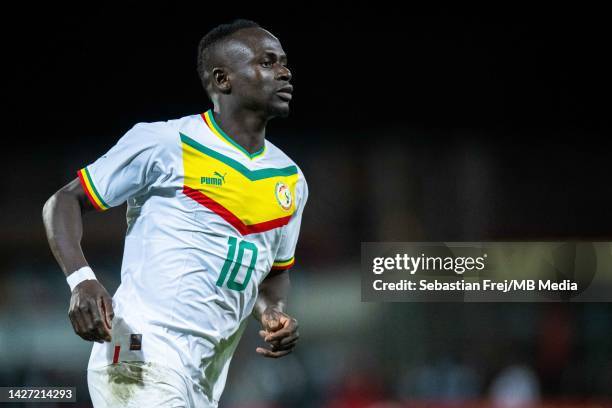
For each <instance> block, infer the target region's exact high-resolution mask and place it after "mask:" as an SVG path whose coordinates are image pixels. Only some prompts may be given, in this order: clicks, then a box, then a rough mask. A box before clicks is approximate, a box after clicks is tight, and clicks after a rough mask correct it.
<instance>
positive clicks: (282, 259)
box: [272, 172, 308, 271]
mask: <svg viewBox="0 0 612 408" xmlns="http://www.w3.org/2000/svg"><path fill="white" fill-rule="evenodd" d="M300 178H301V179H302V182H301V183H298V185H297V188H296V200H297V209H296V211H295V213H294V214H293V216H292V217H291V220H290V221H289V223H288V224H287V225H286V226H285V229H284V231H283V234H282V238H281V244H280V247H279V249H278V252H277V253H276V257H275V259H274V263H273V264H272V270H273V271H282V270H287V269H290V268H291V267H293V265H294V264H295V247H296V246H297V242H298V237H299V235H300V225H301V224H302V214H303V212H304V207H305V206H306V201H307V200H308V184H306V180H305V179H304V176H303V174H301V172H300Z"/></svg>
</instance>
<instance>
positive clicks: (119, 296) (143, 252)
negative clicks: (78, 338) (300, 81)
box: [78, 111, 308, 406]
mask: <svg viewBox="0 0 612 408" xmlns="http://www.w3.org/2000/svg"><path fill="white" fill-rule="evenodd" d="M78 176H79V179H80V180H81V183H82V185H83V187H84V189H85V191H86V193H87V195H88V197H89V198H90V200H91V202H92V204H93V205H94V206H95V207H96V208H98V209H100V210H104V209H107V208H109V207H114V206H118V205H120V204H122V203H124V202H125V201H127V203H128V207H127V224H128V225H127V234H126V238H125V250H124V256H123V263H122V268H121V285H120V286H119V288H118V289H117V292H116V293H115V295H114V296H113V306H114V310H115V319H114V321H113V341H112V342H111V343H103V344H100V343H95V344H94V347H93V350H92V354H91V358H90V361H89V367H88V368H89V369H90V370H92V369H93V370H95V369H100V368H102V367H105V366H108V365H110V364H113V363H116V362H119V361H143V362H147V363H148V362H150V363H155V364H159V365H162V366H165V367H170V368H172V369H174V370H176V371H177V372H180V373H181V374H182V375H184V376H185V378H187V379H188V380H189V381H191V383H190V386H193V390H194V392H199V393H202V394H203V395H205V397H206V399H208V401H209V403H210V404H211V405H213V406H214V405H216V402H217V401H218V399H219V397H220V395H221V392H222V390H223V388H224V386H225V379H226V376H227V370H228V367H229V362H230V359H231V357H232V354H233V352H234V349H235V347H236V345H237V343H238V341H239V339H240V336H241V334H242V330H243V328H244V323H246V320H247V318H248V317H249V316H250V314H251V312H252V310H253V306H254V304H255V300H256V297H257V291H258V286H259V284H260V283H261V282H262V280H263V279H264V278H265V277H266V275H267V274H268V273H269V272H270V270H272V269H287V268H289V267H291V266H292V265H293V262H294V251H295V247H296V243H297V240H298V234H299V229H300V222H301V218H302V211H303V209H304V205H305V204H306V200H307V197H308V188H307V185H306V181H305V179H304V176H303V174H302V172H301V170H300V169H299V168H298V166H297V165H296V164H295V163H294V162H293V161H292V160H291V159H290V158H289V157H287V155H285V154H284V153H283V152H282V151H281V150H280V149H278V148H277V147H276V146H274V145H273V144H272V143H270V142H268V141H265V146H264V148H263V149H262V150H261V151H259V152H256V153H254V154H249V153H248V152H247V151H246V150H245V149H243V148H242V147H241V146H239V145H238V144H236V143H235V142H234V141H233V140H232V139H231V137H229V136H228V135H226V134H225V133H224V132H223V130H222V129H221V128H220V127H219V126H218V125H217V124H216V123H215V121H214V118H213V116H212V112H211V111H208V112H206V113H204V114H202V115H192V116H187V117H184V118H181V119H177V120H171V121H168V122H156V123H141V124H137V125H136V126H134V127H133V128H132V129H131V130H130V131H128V132H127V133H126V134H125V135H124V136H123V137H122V138H121V139H120V140H119V142H118V143H117V144H116V145H115V146H114V147H112V148H111V149H110V150H109V151H108V152H107V153H106V154H105V155H103V156H102V157H100V158H99V159H98V160H96V161H95V162H94V163H92V164H90V165H89V166H87V167H85V168H84V169H82V170H80V171H79V172H78Z"/></svg>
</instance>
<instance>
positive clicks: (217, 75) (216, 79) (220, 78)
mask: <svg viewBox="0 0 612 408" xmlns="http://www.w3.org/2000/svg"><path fill="white" fill-rule="evenodd" d="M212 82H213V84H214V87H215V88H217V89H218V90H219V92H221V93H224V94H228V93H230V91H231V89H232V84H231V83H230V80H229V76H228V75H227V72H226V71H225V69H223V68H213V70H212Z"/></svg>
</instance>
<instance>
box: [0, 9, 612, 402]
mask: <svg viewBox="0 0 612 408" xmlns="http://www.w3.org/2000/svg"><path fill="white" fill-rule="evenodd" d="M330 4H331V3H328V4H327V5H326V6H325V7H323V5H312V4H310V5H304V6H295V5H293V6H292V7H290V6H289V5H287V4H273V5H267V6H263V5H257V8H255V6H253V5H251V8H244V7H242V6H237V5H232V4H229V3H228V4H226V5H223V6H222V5H213V4H204V5H199V6H191V7H186V6H180V5H175V6H160V7H157V8H156V7H153V6H151V5H148V6H147V7H146V8H145V7H144V6H143V7H138V6H136V5H134V4H132V5H131V6H129V7H128V6H125V5H124V6H122V7H116V8H112V9H111V8H105V6H100V7H98V8H95V9H93V8H91V9H89V8H88V9H85V8H68V7H65V8H63V9H58V8H57V7H56V6H53V7H51V6H47V8H33V7H32V8H29V9H26V7H27V6H25V7H22V8H21V10H18V11H14V12H12V13H13V14H8V15H7V17H9V18H10V19H12V20H13V21H15V22H17V23H18V24H17V27H18V28H17V29H14V30H10V31H8V30H7V28H6V27H5V30H7V32H6V33H5V36H4V37H5V44H6V48H5V50H6V52H5V56H8V58H7V60H6V61H7V62H8V65H9V74H8V76H7V77H6V79H7V80H6V88H7V90H8V93H7V101H8V109H7V110H6V111H5V115H6V117H5V121H4V124H5V129H6V125H8V129H7V132H5V135H4V141H3V146H4V147H5V150H4V157H3V168H4V171H3V173H4V174H3V176H2V178H1V180H2V181H1V183H2V189H1V190H0V197H1V199H0V203H1V206H2V208H1V209H2V211H0V221H1V229H0V237H1V241H2V246H1V247H0V251H1V252H0V255H1V256H0V386H8V385H13V386H16V385H31V386H35V385H55V386H59V385H67V386H68V385H75V386H77V387H78V392H77V393H78V397H79V402H80V404H78V406H84V407H85V406H88V403H87V388H86V382H85V367H86V362H87V358H88V353H89V350H90V347H91V346H90V344H88V343H86V342H84V341H82V340H80V339H79V338H77V337H76V336H75V335H74V334H73V332H72V329H71V326H70V323H69V321H68V318H67V308H68V303H69V291H68V288H67V285H66V283H65V281H64V279H63V278H62V274H61V272H60V270H59V268H58V267H57V265H56V264H55V261H54V260H53V258H52V256H51V253H50V251H49V249H48V247H47V245H46V240H45V237H44V232H43V228H42V221H41V217H40V213H41V208H42V205H43V203H44V202H45V200H46V199H47V198H48V197H49V196H50V195H51V194H52V193H53V192H54V191H55V190H57V189H58V188H59V187H60V186H61V185H63V184H65V183H66V182H68V181H69V180H71V179H72V178H73V177H74V174H75V173H74V172H75V170H76V169H78V168H80V167H81V166H83V165H84V164H86V163H89V162H91V161H92V160H94V159H95V158H97V157H98V156H100V155H101V154H102V153H103V152H104V151H105V150H106V149H108V148H109V147H110V146H111V145H112V144H114V143H115V141H116V140H117V138H118V137H120V136H121V135H122V134H123V133H124V132H125V131H126V130H128V129H129V128H130V127H131V126H132V125H133V124H134V123H136V122H140V121H156V120H165V119H169V118H175V117H180V116H184V115H186V114H192V113H198V112H201V111H203V110H205V109H207V108H208V106H209V104H208V102H207V100H206V98H205V96H204V93H203V91H202V89H201V87H200V84H199V81H198V78H197V75H196V71H195V52H196V47H197V43H198V41H199V38H200V37H201V35H203V34H204V33H205V32H206V31H207V30H208V29H210V28H211V27H212V26H214V25H216V24H218V23H221V22H226V21H228V20H231V19H233V18H235V17H246V18H252V19H254V20H257V21H259V22H260V23H261V24H262V25H263V26H264V27H267V28H269V29H270V30H271V31H272V32H273V33H275V34H276V35H277V36H278V37H279V38H280V39H281V41H282V44H283V46H284V48H285V51H286V52H287V53H288V55H289V63H290V67H291V68H292V71H293V77H294V79H293V81H292V82H293V83H294V85H295V95H294V96H295V98H294V100H293V102H292V114H291V117H290V118H289V119H288V120H284V121H281V120H277V121H274V122H272V123H271V125H270V128H269V139H270V140H272V141H273V142H274V143H276V144H278V145H279V146H280V147H281V148H283V149H284V150H285V151H286V152H287V153H288V154H289V155H290V156H291V157H293V158H294V159H295V160H296V161H297V162H298V163H299V164H300V166H301V167H302V169H303V170H304V172H305V174H306V176H307V179H308V182H309V186H310V191H311V193H310V201H309V204H308V207H307V211H306V213H305V215H304V222H303V230H302V234H301V240H300V245H299V249H298V252H297V266H296V268H295V271H294V272H292V280H293V283H294V285H293V295H292V297H291V302H290V312H291V313H292V314H294V315H295V316H296V317H297V318H298V319H299V320H300V324H301V334H302V339H301V341H300V345H299V346H298V348H297V350H296V352H295V353H294V354H293V355H291V356H290V357H288V358H285V359H281V360H276V361H272V360H266V359H263V358H261V357H259V356H257V355H256V354H255V352H254V349H255V347H256V345H257V344H258V337H257V336H256V333H255V329H256V324H255V322H254V321H253V322H252V323H251V324H250V327H249V330H248V332H247V333H246V334H245V336H244V338H243V341H242V343H241V345H240V347H239V350H238V351H237V353H236V355H235V358H234V362H233V364H232V367H231V370H230V377H229V381H228V385H227V388H226V391H225V394H224V397H223V399H222V407H228V408H246V407H261V408H263V407H298V408H300V407H304V408H306V407H333V408H344V407H351V408H352V407H356V408H360V407H371V406H377V407H396V406H397V407H400V406H415V407H416V406H431V407H436V406H453V407H464V406H465V407H471V406H493V405H491V404H494V403H495V401H497V402H499V401H500V398H501V397H500V395H502V396H503V395H507V394H508V393H510V394H511V395H514V396H524V397H525V398H526V399H527V400H531V401H533V402H534V404H536V405H534V406H546V407H562V406H568V407H569V406H576V407H577V406H584V407H587V406H588V407H602V406H610V405H609V404H610V400H611V398H612V307H611V306H610V305H609V304H601V303H593V304H570V303H565V304H400V303H396V304H366V303H361V302H360V290H359V285H360V282H359V272H358V267H359V266H358V262H359V248H360V245H359V244H360V242H361V241H410V240H416V241H479V240H500V241H503V240H532V241H534V240H572V239H582V240H610V239H611V238H612V216H611V214H610V209H611V208H612V191H611V183H610V149H609V146H608V143H607V140H606V139H608V138H609V137H610V134H611V133H610V123H609V115H610V114H609V99H608V98H609V85H610V76H609V73H610V69H609V66H608V65H606V61H607V59H608V58H607V56H606V53H607V52H608V51H609V50H608V48H609V46H608V39H609V32H608V27H606V26H605V23H604V17H603V13H602V11H601V10H587V9H582V10H576V9H575V8H572V9H569V8H568V9H565V10H559V9H555V10H549V9H544V8H543V7H542V9H540V10H536V9H533V6H532V7H531V8H529V9H521V10H501V9H485V10H482V9H465V8H463V9H456V10H455V9H450V8H446V9H442V10H426V9H420V8H413V9H410V10H406V9H403V10H399V9H397V10H396V9H394V8H393V7H394V6H391V5H390V4H389V5H385V4H384V3H380V2H377V3H376V7H374V6H373V5H372V4H367V3H355V2H351V3H349V2H345V3H336V4H335V5H334V6H333V7H331V6H330ZM124 226H125V220H124V209H122V208H117V209H113V210H111V211H109V212H108V213H105V214H102V215H101V214H93V215H91V216H88V217H87V218H86V221H85V239H84V243H83V244H84V249H85V253H86V254H87V257H88V259H89V261H90V263H91V264H92V266H93V268H94V270H95V271H96V273H97V274H98V276H99V278H100V280H101V281H102V282H103V283H104V284H105V285H106V287H107V288H108V289H109V291H111V293H112V291H114V290H115V288H116V287H117V285H118V283H119V282H118V279H119V268H120V259H121V253H122V246H123V245H122V237H123V234H124ZM375 402H376V403H378V405H375V404H374V403H375ZM606 404H608V405H606ZM70 406H74V405H70ZM495 406H504V405H495ZM506 406H507V405H506Z"/></svg>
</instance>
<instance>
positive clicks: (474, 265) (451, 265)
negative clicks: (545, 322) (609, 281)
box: [372, 254, 578, 293]
mask: <svg viewBox="0 0 612 408" xmlns="http://www.w3.org/2000/svg"><path fill="white" fill-rule="evenodd" d="M486 260H487V254H484V255H483V256H479V257H439V256H434V257H429V256H425V255H424V254H421V256H409V255H407V254H403V255H399V254H398V255H396V256H394V257H377V258H374V259H373V262H372V272H373V273H374V274H376V275H380V274H382V273H383V272H385V271H389V270H398V271H406V272H408V273H409V274H410V275H414V274H415V273H416V272H417V271H435V270H437V271H453V272H455V273H456V274H457V275H462V274H463V273H464V272H466V271H472V270H476V271H482V270H483V269H484V268H485V267H486ZM372 286H373V288H374V290H376V291H387V290H388V291H416V290H419V291H481V290H485V291H496V292H504V293H507V292H513V291H532V290H537V291H576V290H578V284H577V283H575V282H572V281H571V280H569V279H566V280H563V281H560V282H559V281H552V280H543V279H505V280H503V281H494V280H492V279H481V280H480V281H474V282H469V281H465V280H463V279H461V280H457V281H453V282H447V281H441V280H438V279H433V280H431V279H420V280H419V281H418V282H417V281H415V280H408V279H400V280H399V281H395V282H385V281H384V280H382V279H375V280H374V281H373V282H372Z"/></svg>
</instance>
